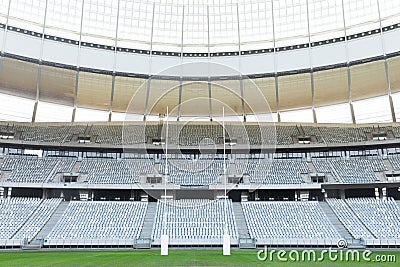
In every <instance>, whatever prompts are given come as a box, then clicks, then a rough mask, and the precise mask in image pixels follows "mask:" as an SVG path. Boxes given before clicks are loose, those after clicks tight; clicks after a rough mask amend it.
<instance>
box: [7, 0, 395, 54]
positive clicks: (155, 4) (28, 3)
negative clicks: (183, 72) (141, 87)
mask: <svg viewBox="0 0 400 267" xmlns="http://www.w3.org/2000/svg"><path fill="white" fill-rule="evenodd" d="M399 16H400V2H399V1H398V0H183V1H180V0H69V1H64V0H47V1H46V0H35V1H32V0H12V1H9V0H0V23H3V24H8V25H12V26H14V27H19V28H22V29H28V30H34V31H35V30H36V31H37V32H40V33H42V32H43V31H44V33H45V34H50V35H54V36H61V37H64V38H70V39H73V40H81V41H82V42H91V43H98V44H104V45H111V46H114V45H118V46H120V47H127V48H134V49H153V50H160V51H175V52H181V51H184V52H221V51H224V52H225V51H239V50H252V49H264V48H270V47H274V46H276V47H280V46H287V45H293V44H301V43H308V42H310V41H311V42H313V41H320V40H326V39H330V38H335V37H342V36H345V35H350V34H354V33H360V32H364V31H368V30H371V29H377V28H379V27H385V26H388V25H392V24H394V23H398V22H399ZM380 22H381V24H382V25H380ZM43 26H44V27H43Z"/></svg>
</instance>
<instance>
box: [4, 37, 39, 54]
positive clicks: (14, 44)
mask: <svg viewBox="0 0 400 267" xmlns="http://www.w3.org/2000/svg"><path fill="white" fill-rule="evenodd" d="M6 35H7V36H6V45H5V48H4V51H5V52H6V53H10V54H15V55H20V56H24V57H29V58H37V59H38V58H40V47H41V43H42V39H41V38H39V37H34V36H30V35H27V34H22V33H17V32H13V31H8V32H7V34H6Z"/></svg>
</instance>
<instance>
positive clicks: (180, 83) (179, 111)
mask: <svg viewBox="0 0 400 267" xmlns="http://www.w3.org/2000/svg"><path fill="white" fill-rule="evenodd" d="M182 9H183V10H182V32H181V54H180V59H181V66H180V72H181V73H180V77H179V96H178V116H177V118H176V120H177V121H179V119H180V117H181V104H182V89H183V88H182V87H183V77H182V68H183V66H182V65H183V34H184V32H185V31H184V30H183V27H184V25H185V24H184V23H185V5H183V7H182Z"/></svg>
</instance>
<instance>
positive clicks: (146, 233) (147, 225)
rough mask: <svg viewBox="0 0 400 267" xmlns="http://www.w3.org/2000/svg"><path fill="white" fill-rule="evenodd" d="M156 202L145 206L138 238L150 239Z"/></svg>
mask: <svg viewBox="0 0 400 267" xmlns="http://www.w3.org/2000/svg"><path fill="white" fill-rule="evenodd" d="M156 209H157V202H149V203H148V204H147V211H146V216H145V217H144V221H143V227H142V231H141V232H140V238H151V232H152V230H153V224H154V217H155V216H156Z"/></svg>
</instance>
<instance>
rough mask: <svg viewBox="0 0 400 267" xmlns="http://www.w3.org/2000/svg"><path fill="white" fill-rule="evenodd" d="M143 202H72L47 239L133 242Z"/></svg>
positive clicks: (138, 232) (137, 233)
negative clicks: (122, 240) (126, 240)
mask: <svg viewBox="0 0 400 267" xmlns="http://www.w3.org/2000/svg"><path fill="white" fill-rule="evenodd" d="M146 210H147V202H127V201H121V202H117V201H115V202H111V201H104V202H102V201H90V202H85V201H72V202H70V203H69V205H68V207H67V209H66V210H65V211H64V213H63V215H62V216H61V218H60V220H59V221H58V222H57V224H56V225H55V226H54V228H53V229H52V230H51V232H50V233H49V235H48V236H47V238H48V239H88V240H90V239H100V240H104V239H135V238H138V237H139V235H140V232H141V230H142V226H143V220H144V217H145V216H144V214H146Z"/></svg>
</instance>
